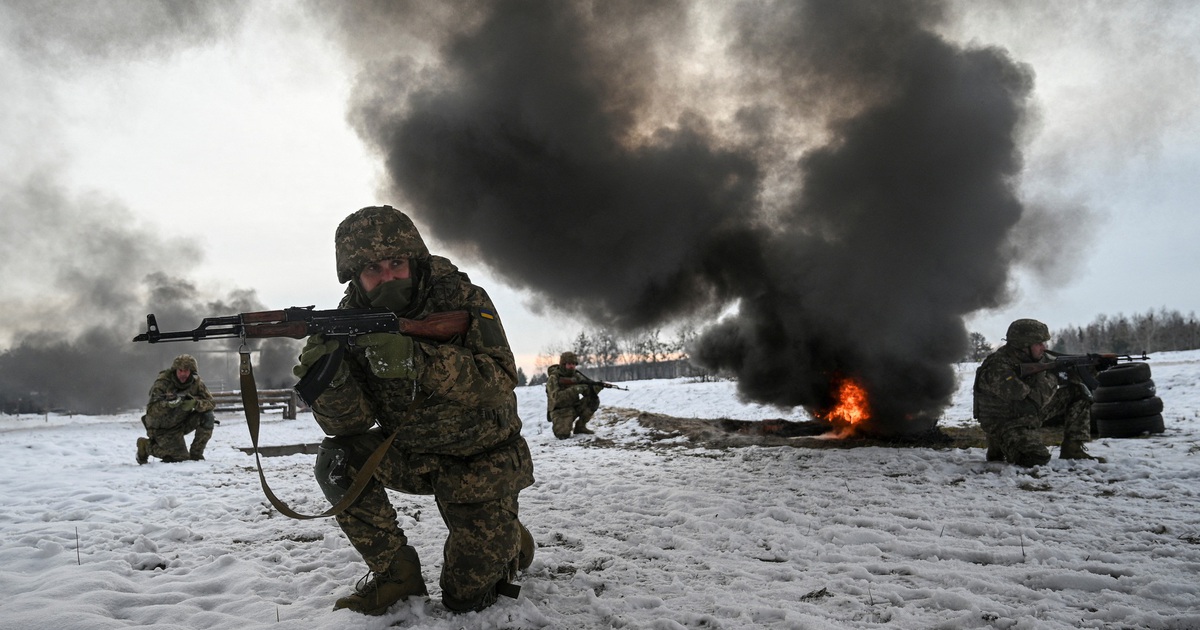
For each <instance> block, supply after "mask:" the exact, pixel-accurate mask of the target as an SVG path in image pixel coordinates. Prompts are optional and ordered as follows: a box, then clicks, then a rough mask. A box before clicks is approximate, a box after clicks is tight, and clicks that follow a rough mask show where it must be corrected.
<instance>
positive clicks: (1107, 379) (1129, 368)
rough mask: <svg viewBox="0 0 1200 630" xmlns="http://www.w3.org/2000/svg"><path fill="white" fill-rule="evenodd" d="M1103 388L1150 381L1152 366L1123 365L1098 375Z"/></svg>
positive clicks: (1138, 364)
mask: <svg viewBox="0 0 1200 630" xmlns="http://www.w3.org/2000/svg"><path fill="white" fill-rule="evenodd" d="M1096 380H1098V381H1100V385H1101V386H1108V385H1129V384H1131V383H1141V382H1142V381H1148V380H1150V364H1148V363H1121V364H1118V365H1115V366H1113V367H1110V368H1108V369H1107V370H1104V371H1103V372H1100V373H1099V374H1097V375H1096Z"/></svg>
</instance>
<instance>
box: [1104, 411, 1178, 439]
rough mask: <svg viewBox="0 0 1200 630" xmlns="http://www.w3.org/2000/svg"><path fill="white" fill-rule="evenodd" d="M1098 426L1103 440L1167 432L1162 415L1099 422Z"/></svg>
mask: <svg viewBox="0 0 1200 630" xmlns="http://www.w3.org/2000/svg"><path fill="white" fill-rule="evenodd" d="M1096 424H1097V428H1098V429H1099V431H1100V437H1102V438H1106V437H1107V438H1131V437H1138V436H1139V435H1142V434H1145V433H1162V432H1163V431H1166V427H1165V426H1164V425H1163V417H1162V414H1161V413H1159V414H1154V415H1152V416H1141V417H1137V418H1119V419H1106V420H1097V421H1096Z"/></svg>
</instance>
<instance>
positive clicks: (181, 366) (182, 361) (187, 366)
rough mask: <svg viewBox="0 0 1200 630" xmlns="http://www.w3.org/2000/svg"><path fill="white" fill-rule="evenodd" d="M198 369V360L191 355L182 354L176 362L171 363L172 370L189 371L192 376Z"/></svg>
mask: <svg viewBox="0 0 1200 630" xmlns="http://www.w3.org/2000/svg"><path fill="white" fill-rule="evenodd" d="M196 368H197V366H196V358H195V357H193V356H192V355H190V354H181V355H179V356H177V357H175V360H174V361H172V362H171V369H172V370H187V371H189V372H191V373H192V374H195V373H196V371H197V369H196Z"/></svg>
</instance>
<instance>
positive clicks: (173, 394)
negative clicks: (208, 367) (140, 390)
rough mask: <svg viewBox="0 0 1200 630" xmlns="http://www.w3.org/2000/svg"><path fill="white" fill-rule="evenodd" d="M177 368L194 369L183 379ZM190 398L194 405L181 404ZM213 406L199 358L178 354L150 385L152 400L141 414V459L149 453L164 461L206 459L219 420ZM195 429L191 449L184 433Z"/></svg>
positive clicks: (141, 460)
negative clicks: (198, 367) (181, 380)
mask: <svg viewBox="0 0 1200 630" xmlns="http://www.w3.org/2000/svg"><path fill="white" fill-rule="evenodd" d="M178 369H188V370H190V371H191V374H190V375H188V378H187V380H186V381H184V382H182V383H181V382H179V379H178V378H176V377H175V370H178ZM188 398H191V399H194V400H195V401H196V402H195V405H194V406H193V407H192V408H191V409H185V408H184V407H183V406H182V405H181V402H182V401H185V400H187V399H188ZM214 407H216V404H215V403H214V402H213V397H212V394H210V393H209V392H208V387H206V386H205V385H204V381H202V380H200V374H199V373H198V372H197V371H196V359H194V358H192V357H191V356H190V355H187V354H181V355H179V356H178V357H175V360H174V361H173V362H172V363H171V367H170V368H169V369H166V370H163V371H162V372H159V373H158V378H156V379H155V380H154V385H152V386H151V387H150V403H149V404H148V405H147V406H146V415H144V416H142V424H143V425H144V426H145V427H146V437H145V438H141V439H139V440H138V463H142V464H144V463H146V456H147V455H153V456H154V457H158V458H160V459H162V460H163V461H164V462H180V461H185V460H189V459H204V447H205V445H207V444H208V440H209V438H211V437H212V434H213V426H214V425H215V424H216V420H215V419H214V418H213V408H214ZM192 431H195V432H196V435H195V436H193V437H192V446H191V449H189V448H188V446H187V444H186V443H185V442H184V436H185V435H187V434H188V433H191V432H192Z"/></svg>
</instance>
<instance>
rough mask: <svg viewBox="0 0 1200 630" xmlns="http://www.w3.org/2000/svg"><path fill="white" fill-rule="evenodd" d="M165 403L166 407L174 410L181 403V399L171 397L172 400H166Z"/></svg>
mask: <svg viewBox="0 0 1200 630" xmlns="http://www.w3.org/2000/svg"><path fill="white" fill-rule="evenodd" d="M166 403H167V406H168V407H170V408H172V409H174V408H176V407H178V406H179V405H180V404H181V403H183V399H182V398H179V397H172V398H168V399H167V400H166Z"/></svg>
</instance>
